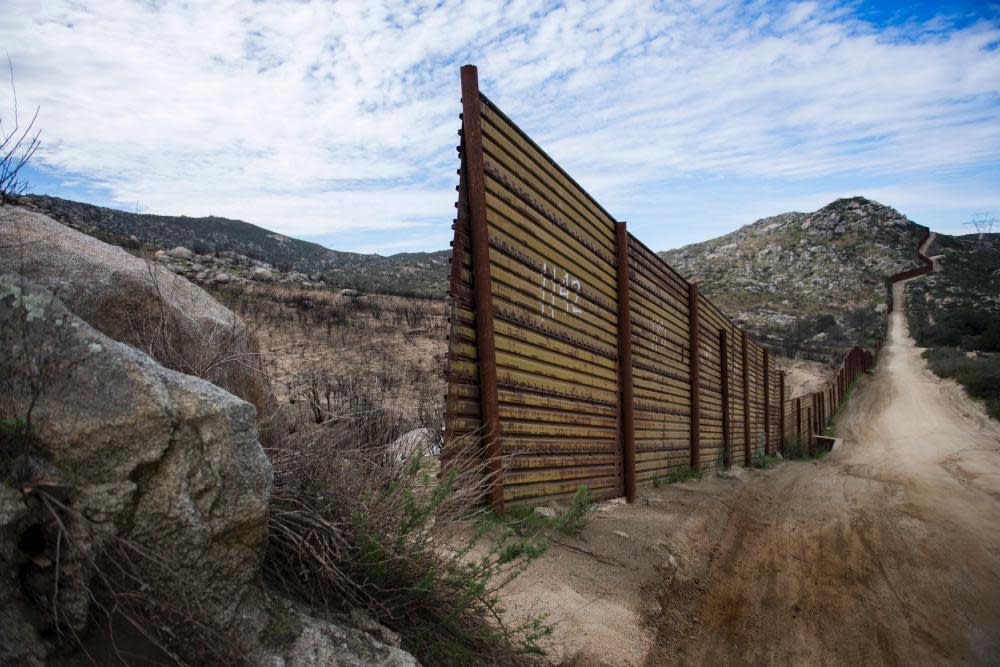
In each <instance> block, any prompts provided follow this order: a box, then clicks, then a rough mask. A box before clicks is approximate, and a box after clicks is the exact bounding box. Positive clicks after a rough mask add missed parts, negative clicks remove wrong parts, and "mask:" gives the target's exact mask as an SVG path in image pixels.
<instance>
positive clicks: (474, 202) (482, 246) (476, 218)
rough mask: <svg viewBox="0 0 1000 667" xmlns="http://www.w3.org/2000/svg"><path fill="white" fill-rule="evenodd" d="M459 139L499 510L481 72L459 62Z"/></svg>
mask: <svg viewBox="0 0 1000 667" xmlns="http://www.w3.org/2000/svg"><path fill="white" fill-rule="evenodd" d="M461 71H462V144H463V146H464V155H463V157H464V158H465V177H466V178H465V182H466V189H467V192H466V194H467V199H468V202H469V236H470V237H471V239H470V240H471V245H472V287H473V301H474V303H475V307H476V347H477V354H478V356H479V392H480V405H481V410H482V418H483V441H484V446H485V455H486V461H487V471H488V473H489V475H490V484H489V496H490V504H491V505H492V506H493V509H494V510H496V511H498V512H502V511H503V504H504V503H503V479H502V478H501V475H502V473H503V470H502V466H501V459H500V456H501V446H500V405H499V399H498V397H497V354H496V340H495V339H494V336H493V294H492V291H491V284H490V240H489V236H488V234H489V231H488V228H487V226H486V171H485V167H484V165H483V133H482V126H481V112H480V101H479V73H478V71H477V70H476V67H475V66H474V65H465V66H464V67H462V70H461Z"/></svg>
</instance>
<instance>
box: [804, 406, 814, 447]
mask: <svg viewBox="0 0 1000 667" xmlns="http://www.w3.org/2000/svg"><path fill="white" fill-rule="evenodd" d="M806 413H807V414H806V416H807V419H806V424H808V427H807V429H806V430H807V431H808V433H807V434H806V443H807V444H806V447H807V451H808V452H809V456H813V455H815V454H816V450H815V448H814V446H813V443H814V442H815V441H816V439H815V438H813V434H814V433H815V432H816V430H815V429H814V428H813V426H814V424H813V409H812V406H811V405H807V406H806Z"/></svg>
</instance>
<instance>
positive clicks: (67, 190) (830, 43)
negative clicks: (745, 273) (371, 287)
mask: <svg viewBox="0 0 1000 667" xmlns="http://www.w3.org/2000/svg"><path fill="white" fill-rule="evenodd" d="M3 4H4V6H5V10H4V11H2V12H0V49H2V50H4V51H5V52H6V55H7V57H9V59H10V61H11V62H12V63H13V67H14V72H15V82H16V90H17V98H18V103H19V109H20V113H21V116H22V120H23V117H24V116H25V114H27V113H29V112H31V111H33V110H34V108H35V107H39V109H40V111H39V121H38V122H39V125H40V127H41V128H42V145H41V148H40V149H39V150H38V152H37V154H36V155H35V158H34V161H33V163H32V168H31V169H30V170H29V172H28V174H27V175H28V178H29V181H30V184H31V187H30V188H29V189H30V191H32V192H36V193H45V194H52V195H56V196H62V197H67V198H71V199H78V200H82V201H88V202H91V203H96V204H100V205H105V206H113V207H115V208H122V209H125V210H130V211H133V210H139V211H142V212H146V213H158V214H166V215H190V216H202V215H219V216H224V217H229V218H239V219H242V220H246V221H248V222H252V223H254V224H257V225H261V226H263V227H267V228H269V229H273V230H275V231H279V232H281V233H284V234H288V235H290V236H295V237H298V238H303V239H307V240H311V241H316V242H319V243H322V244H324V245H327V246H329V247H332V248H336V249H338V250H352V251H358V252H378V253H380V254H392V253H395V252H403V251H421V250H439V249H443V248H447V247H448V242H449V241H450V239H451V231H450V225H451V220H452V218H453V217H454V202H455V195H456V193H455V186H456V185H457V176H456V173H455V170H456V169H457V167H458V160H457V156H456V152H455V145H456V143H457V140H458V136H457V131H458V129H459V126H460V121H459V118H458V114H459V112H460V101H459V98H460V89H459V67H460V66H461V65H463V64H466V63H472V64H476V65H477V66H478V68H479V79H480V88H481V90H482V91H483V92H484V93H485V94H486V95H487V96H489V97H490V99H492V100H493V101H494V102H496V103H497V104H498V105H499V106H500V108H502V109H503V110H504V111H505V112H506V113H507V115H508V116H510V117H511V118H512V119H513V120H514V121H515V122H516V123H517V124H518V125H519V126H520V127H521V128H522V129H524V130H525V131H526V132H527V133H528V134H529V135H530V136H531V137H532V138H533V139H535V141H536V142H538V143H539V144H540V145H541V146H542V147H543V148H545V150H546V151H547V152H548V153H549V154H550V155H551V156H552V157H553V158H554V159H555V160H556V161H557V162H559V163H560V164H561V165H562V166H563V167H564V168H565V169H566V170H567V171H568V172H569V173H570V174H571V175H573V176H574V178H575V179H576V180H577V181H578V182H579V183H580V184H581V185H582V186H583V187H585V188H586V189H587V190H588V192H589V193H590V194H591V195H592V196H593V197H594V198H596V199H597V200H598V201H599V202H600V203H601V204H602V205H603V206H604V207H605V208H606V209H607V210H608V211H609V212H611V214H612V215H614V216H615V217H616V218H618V219H620V220H626V221H628V224H629V229H630V230H631V231H632V232H633V233H634V234H635V235H636V236H638V237H639V238H640V239H641V240H642V241H644V242H645V243H646V244H647V245H648V246H650V247H651V248H653V249H656V250H666V249H669V248H675V247H679V246H682V245H685V244H688V243H692V242H696V241H701V240H705V239H708V238H713V237H716V236H719V235H722V234H725V233H727V232H729V231H732V230H734V229H736V228H738V227H739V226H741V225H744V224H747V223H750V222H753V221H754V220H756V219H758V218H761V217H765V216H768V215H775V214H778V213H782V212H786V211H791V210H798V211H812V210H816V209H818V208H820V207H822V206H823V205H825V204H827V203H829V202H830V201H832V200H834V199H836V198H838V197H843V196H854V195H862V196H866V197H869V198H872V199H875V200H877V201H880V202H882V203H884V204H887V205H890V206H893V207H895V208H897V209H899V210H900V211H901V212H903V213H904V214H906V215H908V216H909V217H910V218H911V219H912V220H914V221H915V222H918V223H920V224H924V225H929V226H930V227H932V228H933V229H935V230H936V231H940V232H945V233H968V232H969V231H971V230H970V228H968V227H967V226H964V225H963V223H964V222H966V221H968V220H969V219H970V218H971V217H972V216H973V215H975V214H977V213H989V214H992V215H995V216H1000V4H998V3H991V2H989V1H980V2H974V1H973V2H962V1H957V0H955V1H952V2H948V1H943V2H942V1H938V2H931V1H926V0H924V1H920V0H918V1H916V2H876V1H871V2H867V1H864V0H854V1H850V2H819V1H817V2H796V3H787V2H764V1H760V0H748V1H746V2H722V1H718V0H694V1H692V2H683V3H674V2H632V1H628V2H614V3H605V2H601V3H569V2H567V3H552V2H544V1H541V0H510V1H509V2H488V3H476V2H452V1H450V0H441V1H437V2H395V1H392V0H386V1H382V2H379V1H377V0H372V1H366V2H339V3H335V2H308V1H305V2H266V1H265V2H228V1H218V2H215V1H213V2H185V3H181V2H171V1H160V0H146V1H144V2H126V1H123V0H100V1H99V2H96V1H95V2H82V1H79V0H72V1H65V2H64V1H61V0H3ZM2 57H3V56H2V54H0V58H2ZM11 108H12V96H11V91H10V87H9V86H8V85H3V82H2V79H0V114H2V116H0V117H2V119H3V120H4V122H5V127H6V126H9V122H10V119H11Z"/></svg>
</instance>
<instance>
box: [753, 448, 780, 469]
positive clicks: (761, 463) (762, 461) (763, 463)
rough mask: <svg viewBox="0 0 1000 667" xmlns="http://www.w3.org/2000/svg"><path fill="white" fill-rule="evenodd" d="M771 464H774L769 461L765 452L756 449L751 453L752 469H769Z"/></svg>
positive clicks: (769, 458)
mask: <svg viewBox="0 0 1000 667" xmlns="http://www.w3.org/2000/svg"><path fill="white" fill-rule="evenodd" d="M773 463H774V462H773V461H772V460H771V457H769V456H768V455H767V452H765V451H764V450H763V449H758V450H757V451H756V452H754V453H753V456H751V457H750V465H751V466H752V467H754V468H759V469H761V470H765V469H767V468H770V467H771V466H772V465H773Z"/></svg>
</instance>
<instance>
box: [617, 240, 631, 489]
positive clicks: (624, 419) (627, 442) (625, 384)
mask: <svg viewBox="0 0 1000 667" xmlns="http://www.w3.org/2000/svg"><path fill="white" fill-rule="evenodd" d="M615 239H616V242H617V246H618V247H617V251H618V253H617V254H618V385H619V392H618V400H619V413H620V415H621V423H620V428H621V438H622V440H621V442H622V459H623V467H624V471H623V472H624V478H625V480H624V482H625V500H626V501H627V502H630V503H632V502H635V402H634V400H633V397H632V307H631V303H630V296H629V275H628V230H627V229H626V228H625V223H624V222H619V223H617V224H616V225H615Z"/></svg>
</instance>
